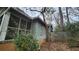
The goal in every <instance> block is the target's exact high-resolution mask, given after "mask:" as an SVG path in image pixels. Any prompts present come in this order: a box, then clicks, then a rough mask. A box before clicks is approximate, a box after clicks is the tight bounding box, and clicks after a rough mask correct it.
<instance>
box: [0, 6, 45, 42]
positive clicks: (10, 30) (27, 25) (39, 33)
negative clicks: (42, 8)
mask: <svg viewBox="0 0 79 59" xmlns="http://www.w3.org/2000/svg"><path fill="white" fill-rule="evenodd" d="M1 11H2V12H1ZM17 33H19V34H27V33H32V34H33V37H34V38H35V39H38V40H40V39H45V38H46V29H45V23H44V22H43V21H42V20H41V19H40V18H39V17H36V18H32V17H30V16H29V15H27V14H26V13H24V12H23V11H22V10H20V9H19V8H16V7H14V8H12V7H11V8H10V7H9V8H0V41H4V40H12V39H14V38H15V36H16V34H17Z"/></svg>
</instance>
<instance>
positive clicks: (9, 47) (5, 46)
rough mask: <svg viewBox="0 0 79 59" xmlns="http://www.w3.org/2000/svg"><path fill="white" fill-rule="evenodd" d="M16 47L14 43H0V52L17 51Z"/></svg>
mask: <svg viewBox="0 0 79 59" xmlns="http://www.w3.org/2000/svg"><path fill="white" fill-rule="evenodd" d="M15 50H16V48H15V45H14V44H13V43H0V51H15Z"/></svg>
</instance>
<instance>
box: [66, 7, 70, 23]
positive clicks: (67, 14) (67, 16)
mask: <svg viewBox="0 0 79 59" xmlns="http://www.w3.org/2000/svg"><path fill="white" fill-rule="evenodd" d="M66 15H67V23H68V24H69V23H70V21H69V15H68V7H66Z"/></svg>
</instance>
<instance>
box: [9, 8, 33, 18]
mask: <svg viewBox="0 0 79 59" xmlns="http://www.w3.org/2000/svg"><path fill="white" fill-rule="evenodd" d="M10 9H12V10H15V11H17V12H18V13H20V14H22V15H23V16H25V17H28V18H29V19H32V17H30V16H29V15H28V14H26V13H25V12H24V11H23V10H21V9H19V8H17V7H10Z"/></svg>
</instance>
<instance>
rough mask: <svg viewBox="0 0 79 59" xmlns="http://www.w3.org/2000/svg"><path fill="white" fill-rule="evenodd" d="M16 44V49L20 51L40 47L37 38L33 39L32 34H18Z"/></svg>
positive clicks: (33, 49) (34, 49)
mask: <svg viewBox="0 0 79 59" xmlns="http://www.w3.org/2000/svg"><path fill="white" fill-rule="evenodd" d="M15 44H16V49H17V50H20V51H36V50H38V47H39V45H38V43H37V40H35V39H33V36H32V35H31V34H27V35H21V34H20V35H17V37H16V39H15Z"/></svg>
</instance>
